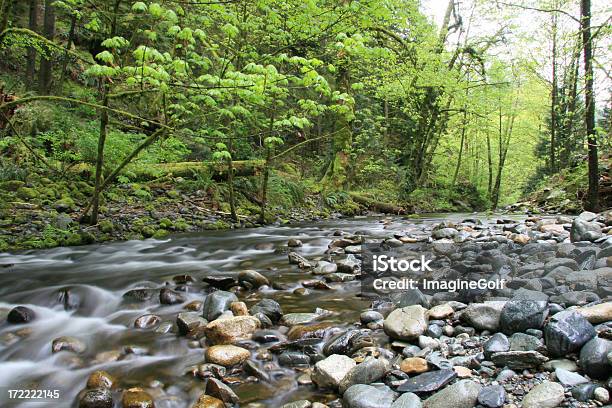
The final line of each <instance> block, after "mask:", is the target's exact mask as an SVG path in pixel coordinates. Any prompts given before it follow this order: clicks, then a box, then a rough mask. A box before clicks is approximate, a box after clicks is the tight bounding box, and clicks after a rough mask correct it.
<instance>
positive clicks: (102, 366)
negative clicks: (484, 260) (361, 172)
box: [0, 214, 465, 408]
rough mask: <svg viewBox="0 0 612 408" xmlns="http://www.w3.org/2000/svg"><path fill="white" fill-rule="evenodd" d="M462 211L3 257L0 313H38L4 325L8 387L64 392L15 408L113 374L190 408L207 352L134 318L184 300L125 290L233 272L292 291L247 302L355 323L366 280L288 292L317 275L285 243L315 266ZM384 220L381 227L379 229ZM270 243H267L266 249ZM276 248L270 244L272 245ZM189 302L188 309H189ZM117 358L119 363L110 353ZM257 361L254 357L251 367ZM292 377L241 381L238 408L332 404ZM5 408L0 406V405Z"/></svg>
mask: <svg viewBox="0 0 612 408" xmlns="http://www.w3.org/2000/svg"><path fill="white" fill-rule="evenodd" d="M464 217H465V215H460V214H455V215H451V216H448V215H436V216H430V217H425V218H421V219H402V218H385V219H384V220H383V219H382V218H355V219H342V220H334V221H325V222H319V223H309V224H304V225H295V226H290V227H262V228H257V229H247V230H244V229H243V230H231V231H211V232H202V233H192V234H180V235H175V236H172V237H170V238H169V239H166V240H145V241H127V242H116V243H110V244H104V245H91V246H82V247H72V248H57V249H52V250H44V251H28V252H23V253H20V254H6V253H5V254H0V310H1V312H0V315H1V316H5V315H6V313H7V312H8V310H10V309H11V308H12V307H14V306H17V305H25V306H28V307H30V308H31V309H33V310H34V311H35V313H36V319H35V320H34V321H32V322H31V323H29V324H25V325H19V326H15V325H9V324H8V323H6V322H5V321H6V320H5V318H4V317H3V318H2V321H3V323H1V324H0V387H4V388H1V389H2V390H4V392H5V391H6V387H8V388H18V389H23V388H32V387H37V388H44V389H59V390H60V391H61V393H62V398H61V399H60V400H59V401H54V402H47V403H45V402H30V403H28V402H21V403H20V404H18V405H15V406H19V407H28V406H32V407H41V406H54V407H56V406H57V407H61V406H66V407H69V406H76V404H77V403H76V401H77V398H76V397H77V395H78V393H79V391H80V390H82V389H83V388H84V387H85V383H86V380H87V377H88V375H89V374H90V373H91V372H93V371H95V370H106V371H108V372H110V373H111V374H113V375H114V376H115V377H116V378H118V380H119V383H120V386H121V387H122V388H127V387H129V386H142V387H145V388H147V390H148V391H150V393H151V394H152V395H153V397H154V398H155V399H156V406H157V407H158V408H159V407H175V408H181V407H188V406H190V403H191V402H192V401H194V400H195V399H196V398H197V396H198V395H199V394H201V393H202V391H203V381H202V380H200V379H198V378H195V377H193V376H190V375H185V372H186V371H187V368H188V367H189V366H192V365H194V364H198V363H200V362H202V361H203V360H204V358H203V354H204V353H203V350H202V348H198V347H193V346H192V345H190V344H189V343H190V341H189V339H187V338H185V337H184V336H178V335H177V334H174V333H166V334H160V333H156V332H155V331H154V330H141V329H136V328H134V320H135V319H136V318H137V317H138V316H141V315H143V314H147V313H154V314H157V315H159V316H161V317H162V320H163V321H171V322H174V321H176V314H177V313H178V312H180V311H184V310H183V306H184V303H183V304H178V305H173V306H168V305H160V304H159V302H158V299H157V298H155V297H154V298H153V299H151V300H149V301H146V302H143V303H127V302H126V301H125V300H124V299H123V297H122V295H123V294H124V293H125V292H126V291H127V290H129V289H133V288H142V287H152V288H159V287H162V286H163V285H164V284H165V283H166V282H171V281H172V277H173V276H175V275H182V274H189V275H191V276H192V277H194V278H195V279H196V281H197V282H201V279H202V278H203V277H204V276H208V275H223V276H227V275H232V274H236V273H237V272H238V271H240V270H242V269H255V270H257V271H259V272H261V273H263V274H264V275H266V276H267V277H268V278H269V279H270V280H271V281H273V282H277V283H282V284H285V285H288V290H273V289H265V290H260V291H251V292H245V293H243V294H241V295H239V297H241V300H244V301H245V302H246V303H247V305H248V306H251V305H252V304H253V303H256V302H257V301H258V300H260V299H262V298H273V299H275V300H277V301H278V302H279V303H280V304H281V306H282V308H283V312H284V313H289V312H312V311H314V309H315V308H317V307H319V308H323V309H327V310H331V311H333V312H334V314H333V315H331V316H330V317H328V318H326V320H327V321H331V322H333V323H334V324H335V325H337V326H340V327H341V326H344V325H350V324H352V323H354V322H355V321H358V320H359V314H360V312H361V311H363V310H364V309H366V308H367V307H368V304H369V303H368V302H367V301H365V300H364V299H361V298H360V297H359V296H358V294H359V283H358V282H348V283H342V284H336V285H335V287H336V290H327V291H322V290H311V291H310V292H309V294H307V295H304V296H298V295H295V294H293V293H292V289H294V288H297V287H300V285H299V280H300V279H308V278H309V277H311V275H310V274H308V273H307V272H304V271H301V270H299V269H298V268H297V267H295V266H294V265H289V264H288V261H287V255H286V252H285V251H284V250H283V248H286V242H287V240H288V238H298V239H300V240H301V241H302V242H303V243H304V245H303V246H302V247H301V248H299V249H298V252H299V253H301V254H302V255H304V256H305V257H307V258H309V259H316V257H323V256H324V252H325V250H326V249H327V246H328V244H329V243H330V242H331V240H332V238H333V237H332V235H333V232H334V231H335V230H342V231H345V232H349V233H358V234H363V235H365V236H366V237H368V238H384V237H389V236H390V235H392V234H393V233H394V232H400V231H409V232H411V233H418V232H419V231H420V230H422V229H423V227H424V226H425V225H426V224H431V223H434V222H439V221H440V218H444V219H447V220H448V219H450V220H453V219H456V220H460V219H462V218H464ZM383 221H384V222H383ZM264 244H267V245H264ZM270 244H272V245H270ZM66 288H69V289H70V291H71V293H72V297H73V298H74V297H75V296H76V297H78V300H76V301H75V303H78V306H77V307H76V308H75V309H72V310H71V309H69V310H65V308H64V306H63V305H62V300H61V295H60V294H61V293H62V290H64V289H66ZM187 289H188V291H187V292H186V297H187V302H190V301H192V300H202V299H203V297H204V293H205V292H204V291H203V290H202V286H201V284H200V283H196V284H194V285H193V286H191V287H187ZM187 302H186V303H187ZM60 336H74V337H77V338H79V339H81V340H83V341H84V342H85V344H86V347H87V348H86V351H85V352H84V353H82V354H80V355H76V354H74V353H70V352H60V353H55V354H53V353H52V352H51V343H52V341H53V339H55V338H57V337H60ZM117 351H120V352H121V355H122V357H121V359H119V360H116V359H113V358H109V356H112V355H113V352H115V353H116V352H117ZM255 361H256V360H255ZM297 375H299V373H296V372H295V371H294V370H290V369H277V370H276V371H275V372H273V373H272V378H273V381H272V382H271V383H264V382H245V383H241V384H236V385H234V386H232V388H233V389H234V391H235V392H236V393H237V394H238V395H239V396H240V397H241V406H245V405H248V403H249V402H259V403H260V405H259V406H267V407H278V406H280V405H282V404H283V403H285V402H288V401H292V400H297V399H301V398H308V397H312V398H318V399H320V400H322V401H324V400H325V395H324V394H315V393H316V391H315V389H314V387H310V386H300V387H298V386H297V383H296V381H295V379H296V376H297ZM0 405H1V404H0Z"/></svg>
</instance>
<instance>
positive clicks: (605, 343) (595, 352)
mask: <svg viewBox="0 0 612 408" xmlns="http://www.w3.org/2000/svg"><path fill="white" fill-rule="evenodd" d="M611 351H612V341H610V340H606V339H602V338H599V337H595V338H594V339H592V340H590V341H589V342H587V343H586V344H585V345H584V346H583V347H582V350H580V365H581V366H582V370H583V371H584V372H585V373H586V374H587V375H588V376H589V377H591V378H598V379H605V378H608V377H609V376H610V375H611V374H612V368H611V366H610V363H609V362H608V353H610V352H611Z"/></svg>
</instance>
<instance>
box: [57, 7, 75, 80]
mask: <svg viewBox="0 0 612 408" xmlns="http://www.w3.org/2000/svg"><path fill="white" fill-rule="evenodd" d="M76 23H77V15H76V14H74V13H73V14H72V17H71V18H70V30H69V31H68V42H67V43H66V53H65V54H64V61H63V63H62V73H61V77H60V81H59V86H60V87H61V86H63V85H64V78H66V71H67V70H68V62H69V61H70V57H69V55H68V51H69V50H70V48H71V47H72V43H74V35H75V30H76Z"/></svg>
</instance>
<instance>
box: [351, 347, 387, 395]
mask: <svg viewBox="0 0 612 408" xmlns="http://www.w3.org/2000/svg"><path fill="white" fill-rule="evenodd" d="M390 369H391V364H390V363H389V361H388V360H387V359H385V358H382V357H381V358H375V357H372V356H368V357H366V358H365V360H363V362H362V363H361V364H357V365H356V366H355V367H353V368H351V369H350V371H349V372H348V373H347V374H346V375H345V376H344V378H343V379H342V381H340V385H339V390H340V394H344V392H345V391H346V390H347V389H348V388H350V387H351V386H353V385H355V384H371V383H373V382H376V381H378V380H380V379H381V378H383V376H384V375H385V374H386V373H387V371H389V370H390Z"/></svg>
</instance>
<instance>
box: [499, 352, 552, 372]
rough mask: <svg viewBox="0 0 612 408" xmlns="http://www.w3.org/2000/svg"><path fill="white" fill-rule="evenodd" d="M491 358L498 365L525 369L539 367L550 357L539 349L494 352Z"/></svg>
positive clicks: (513, 368)
mask: <svg viewBox="0 0 612 408" xmlns="http://www.w3.org/2000/svg"><path fill="white" fill-rule="evenodd" d="M491 360H492V361H493V363H494V364H495V365H496V366H498V367H508V368H510V369H512V370H525V369H529V368H537V367H539V366H540V365H541V364H542V363H544V362H546V361H548V358H547V357H546V356H544V355H542V354H540V353H538V352H537V351H506V352H500V353H495V354H493V356H492V357H491Z"/></svg>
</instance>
